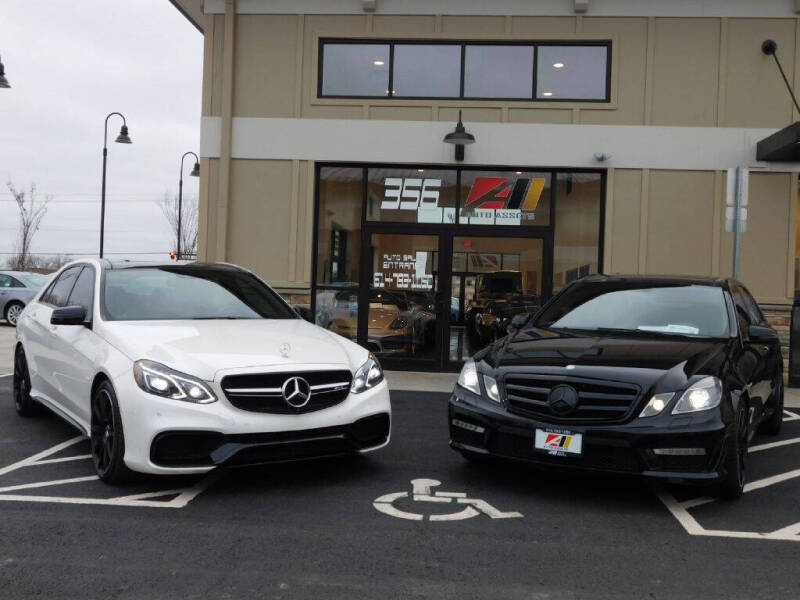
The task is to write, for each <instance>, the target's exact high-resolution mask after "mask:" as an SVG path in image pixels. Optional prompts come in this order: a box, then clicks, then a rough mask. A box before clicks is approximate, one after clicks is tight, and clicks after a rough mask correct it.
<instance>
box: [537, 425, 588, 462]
mask: <svg viewBox="0 0 800 600" xmlns="http://www.w3.org/2000/svg"><path fill="white" fill-rule="evenodd" d="M533 447H534V448H536V449H537V450H541V451H543V452H547V453H548V454H550V455H552V456H567V455H570V454H580V453H581V452H582V451H583V434H581V433H572V432H571V431H565V430H563V429H537V430H536V437H535V439H534V443H533Z"/></svg>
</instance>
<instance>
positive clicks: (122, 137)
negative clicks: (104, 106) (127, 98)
mask: <svg viewBox="0 0 800 600" xmlns="http://www.w3.org/2000/svg"><path fill="white" fill-rule="evenodd" d="M113 115H117V116H119V117H120V118H122V127H121V128H120V130H119V135H118V136H117V139H116V140H114V141H115V142H116V143H118V144H130V143H131V138H130V137H128V124H127V123H126V122H125V116H124V115H123V114H122V113H118V112H112V113H108V115H106V127H105V131H104V133H103V185H102V189H101V191H100V258H103V237H104V235H105V228H106V157H107V156H108V119H109V118H111V117H112V116H113Z"/></svg>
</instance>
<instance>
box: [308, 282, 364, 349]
mask: <svg viewBox="0 0 800 600" xmlns="http://www.w3.org/2000/svg"><path fill="white" fill-rule="evenodd" d="M314 322H315V323H316V324H317V325H319V326H320V327H324V328H325V329H330V330H331V331H333V332H335V333H338V334H339V335H341V336H344V337H346V338H348V339H350V340H353V341H355V340H356V337H357V336H356V334H357V332H358V290H355V289H337V288H324V289H323V288H317V297H316V313H315V315H314Z"/></svg>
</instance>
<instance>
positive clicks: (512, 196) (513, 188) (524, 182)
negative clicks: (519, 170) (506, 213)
mask: <svg viewBox="0 0 800 600" xmlns="http://www.w3.org/2000/svg"><path fill="white" fill-rule="evenodd" d="M546 183H547V180H546V179H545V178H544V177H534V178H531V179H527V178H522V177H521V178H519V179H517V180H516V181H512V179H511V178H510V177H476V178H475V181H474V182H473V184H472V188H470V190H469V194H468V195H467V200H466V202H464V206H463V208H462V209H461V214H462V215H463V216H469V215H472V214H474V213H475V211H476V210H490V209H506V210H521V211H522V212H534V211H535V210H536V207H537V206H538V205H539V200H540V199H541V197H542V191H543V190H544V186H545V184H546Z"/></svg>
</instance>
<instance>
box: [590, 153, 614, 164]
mask: <svg viewBox="0 0 800 600" xmlns="http://www.w3.org/2000/svg"><path fill="white" fill-rule="evenodd" d="M609 158H611V155H610V154H608V153H606V152H595V153H594V159H595V160H596V161H597V162H606V161H607V160H608V159H609Z"/></svg>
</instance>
